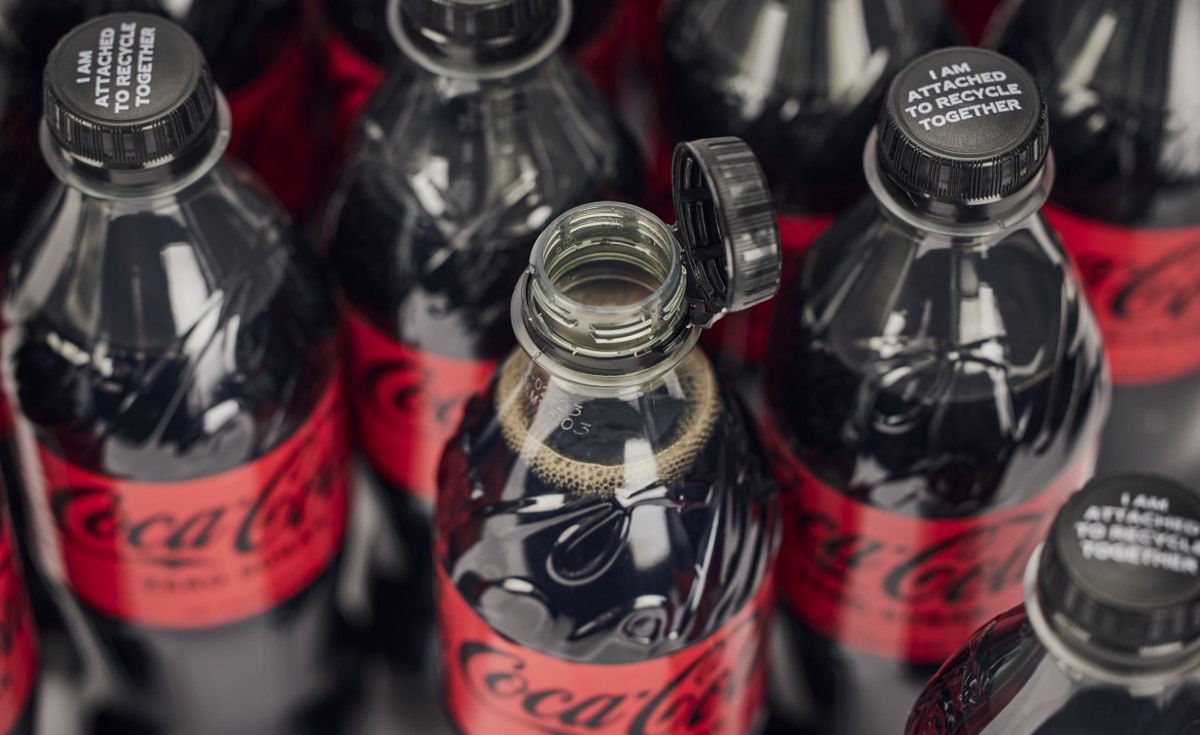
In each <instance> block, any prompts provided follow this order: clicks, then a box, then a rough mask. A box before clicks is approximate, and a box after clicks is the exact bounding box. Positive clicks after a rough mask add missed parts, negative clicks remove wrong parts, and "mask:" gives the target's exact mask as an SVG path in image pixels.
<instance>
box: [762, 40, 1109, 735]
mask: <svg viewBox="0 0 1200 735" xmlns="http://www.w3.org/2000/svg"><path fill="white" fill-rule="evenodd" d="M1047 140H1048V139H1047V133H1046V119H1045V107H1044V105H1043V102H1042V98H1041V95H1040V93H1039V91H1038V88H1037V84H1036V82H1034V80H1033V78H1032V77H1031V76H1030V75H1029V74H1028V73H1027V72H1026V71H1025V70H1023V69H1022V68H1021V67H1020V66H1018V65H1017V64H1016V63H1015V62H1013V61H1012V60H1011V59H1008V58H1006V57H1003V56H1000V55H998V54H995V53H993V52H990V51H984V50H981V49H970V48H957V49H945V50H942V51H936V52H933V53H931V54H928V55H926V56H924V57H922V58H920V59H918V60H917V61H915V62H914V63H913V64H911V65H910V66H909V67H907V68H906V69H905V70H904V71H902V72H901V73H900V74H899V75H897V77H896V79H895V80H894V82H893V83H892V86H891V88H890V89H889V91H888V94H887V96H886V98H885V102H884V106H883V110H882V112H881V114H880V122H879V126H878V128H877V130H876V132H874V133H872V136H871V139H870V140H869V142H868V143H867V147H866V153H865V166H864V168H865V171H866V176H867V181H868V183H869V185H870V187H871V193H872V196H871V197H869V198H867V199H865V200H864V201H863V202H861V203H860V204H858V205H857V206H856V207H855V208H854V209H853V210H851V211H850V212H849V213H847V214H846V215H845V216H844V217H843V218H841V219H840V220H839V221H838V222H837V223H835V224H834V225H833V226H832V227H831V228H830V229H829V230H828V231H827V232H826V233H825V234H824V235H823V236H822V237H821V238H819V239H818V240H817V242H816V243H814V245H813V247H812V249H811V250H810V251H809V255H808V257H807V259H806V263H805V267H804V271H803V273H802V274H801V275H800V276H799V277H798V278H796V279H795V280H793V281H791V282H788V283H785V285H784V289H783V299H782V302H783V303H782V304H781V305H780V307H779V311H778V312H777V315H776V316H777V318H776V322H775V324H774V326H773V328H772V332H771V341H770V347H769V354H770V356H771V358H770V360H769V361H768V363H767V366H766V371H767V386H766V391H767V401H766V404H767V420H768V423H769V426H770V429H771V431H770V432H769V434H768V436H769V437H770V439H771V445H772V447H773V449H774V451H775V453H776V456H775V457H774V460H775V468H776V472H777V477H778V478H779V480H780V482H781V484H782V485H783V492H784V494H783V504H784V545H783V550H782V552H781V553H780V582H781V585H782V592H783V597H784V601H785V603H786V604H785V610H786V614H785V615H784V617H785V624H784V626H783V628H784V631H785V637H784V639H783V640H782V645H781V650H782V651H784V652H785V655H784V656H782V657H781V662H780V663H781V670H782V671H783V672H787V675H786V676H782V677H781V678H780V680H781V681H789V682H791V681H801V680H803V679H805V678H807V686H806V687H804V686H799V685H798V686H795V687H793V688H791V689H788V688H782V687H781V688H780V689H779V692H778V696H777V697H776V700H775V701H776V703H777V705H778V707H777V709H778V710H779V712H780V713H781V715H782V716H784V717H788V718H793V719H804V718H805V717H806V715H805V714H804V709H805V707H806V706H815V708H816V712H817V716H816V718H815V719H816V722H817V724H818V725H819V727H820V730H821V731H823V732H830V733H833V732H837V733H856V734H858V733H875V732H889V731H892V730H893V729H894V728H895V727H896V726H897V723H898V722H900V721H902V720H903V717H904V713H905V712H906V711H907V709H908V707H909V705H910V704H911V703H912V701H913V700H914V699H915V697H916V695H917V693H918V692H919V691H920V687H921V686H922V685H923V684H924V683H925V681H927V680H928V678H929V676H930V675H931V674H932V673H933V667H934V666H935V665H936V664H938V663H940V662H941V661H943V660H944V659H945V657H946V656H947V655H948V654H950V653H951V652H953V651H954V650H955V648H957V646H958V645H959V644H960V643H961V642H962V641H963V640H964V639H965V638H966V637H967V636H968V635H969V634H970V633H971V632H972V631H973V630H975V628H977V627H978V626H979V624H980V623H982V622H983V621H985V620H987V619H988V618H990V617H991V616H992V615H995V614H996V613H997V612H999V611H1002V610H1005V609H1007V608H1009V607H1011V606H1012V605H1013V604H1015V603H1017V602H1019V601H1020V597H1021V586H1020V577H1021V569H1022V568H1023V567H1024V564H1025V560H1026V559H1027V558H1028V557H1029V555H1030V553H1031V552H1032V551H1033V548H1034V546H1035V545H1036V544H1037V542H1038V540H1039V539H1040V538H1041V537H1042V535H1043V533H1044V530H1045V528H1046V526H1047V525H1048V524H1049V522H1050V519H1051V516H1052V513H1053V509H1054V508H1056V507H1058V505H1059V504H1060V503H1061V502H1062V500H1063V498H1065V497H1066V496H1067V494H1068V493H1070V492H1072V491H1073V490H1074V489H1075V488H1077V487H1079V486H1080V484H1082V482H1083V480H1084V479H1086V478H1087V477H1089V476H1090V474H1091V472H1092V465H1093V462H1094V456H1095V445H1096V443H1097V441H1098V435H1099V431H1100V428H1101V424H1102V421H1103V418H1104V415H1105V412H1106V409H1107V401H1108V398H1109V390H1108V383H1107V376H1106V373H1105V364H1104V355H1103V351H1102V349H1101V340H1100V333H1099V330H1098V329H1097V327H1096V323H1095V318H1094V317H1093V316H1092V313H1091V310H1090V309H1089V308H1088V305H1087V302H1086V301H1085V300H1084V298H1083V295H1082V293H1081V291H1080V287H1079V286H1078V284H1077V283H1076V281H1075V278H1074V275H1073V273H1072V271H1071V268H1070V262H1069V260H1068V259H1067V256H1066V254H1065V253H1064V252H1063V249H1062V246H1061V244H1060V242H1059V241H1058V239H1057V237H1055V235H1054V233H1053V231H1052V230H1051V229H1050V227H1049V226H1048V225H1047V223H1046V220H1045V218H1044V217H1043V216H1042V215H1041V213H1040V209H1041V206H1042V203H1043V202H1044V200H1045V198H1046V195H1047V193H1048V192H1049V189H1050V184H1051V179H1052V178H1053V174H1052V164H1051V162H1050V158H1049V151H1048V145H1047ZM804 695H808V698H809V699H811V700H812V702H811V703H808V704H807V705H806V703H805V702H804Z"/></svg>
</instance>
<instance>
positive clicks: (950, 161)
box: [876, 47, 1049, 204]
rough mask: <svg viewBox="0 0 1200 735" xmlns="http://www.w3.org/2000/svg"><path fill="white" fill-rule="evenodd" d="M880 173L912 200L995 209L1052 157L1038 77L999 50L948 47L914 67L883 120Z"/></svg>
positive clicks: (895, 85) (893, 90)
mask: <svg viewBox="0 0 1200 735" xmlns="http://www.w3.org/2000/svg"><path fill="white" fill-rule="evenodd" d="M878 131H879V132H878V138H877V142H876V145H877V152H878V160H879V165H880V168H881V169H882V170H883V172H884V173H885V174H886V175H887V177H888V178H890V179H891V180H892V181H893V182H894V183H895V184H896V185H897V186H899V187H900V188H901V189H903V190H904V191H906V192H908V193H909V194H910V195H912V196H915V197H920V198H930V199H934V200H937V201H941V202H947V203H950V204H978V203H987V202H990V201H995V200H997V199H1001V198H1004V197H1007V196H1009V195H1012V194H1015V193H1017V192H1019V191H1021V190H1022V189H1023V188H1024V187H1025V186H1026V185H1028V184H1029V183H1030V182H1031V181H1033V179H1034V178H1035V177H1037V175H1038V173H1039V172H1040V171H1041V170H1042V167H1043V164H1044V163H1045V161H1046V156H1047V153H1048V151H1049V133H1048V125H1047V119H1046V103H1045V100H1044V98H1043V96H1042V92H1041V89H1040V88H1039V87H1038V85H1037V82H1036V81H1035V80H1034V78H1033V76H1032V75H1030V74H1029V72H1027V71H1026V70H1025V69H1024V68H1023V67H1021V65H1020V64H1018V63H1017V62H1015V61H1013V60H1012V59H1009V58H1008V57H1006V56H1002V55H1000V54H997V53H995V52H993V51H987V50H984V49H979V48H965V47H963V48H947V49H941V50H939V51H934V52H932V53H929V54H926V55H925V56H922V57H921V58H919V59H917V60H916V61H914V62H913V63H911V64H909V65H908V66H907V67H906V68H905V69H904V70H903V71H901V72H900V73H899V74H897V75H896V78H895V79H894V80H893V81H892V84H891V87H890V88H889V90H888V94H887V97H886V98H885V101H884V105H883V109H882V111H881V113H880V120H879V129H878Z"/></svg>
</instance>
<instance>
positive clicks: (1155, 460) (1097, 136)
mask: <svg viewBox="0 0 1200 735" xmlns="http://www.w3.org/2000/svg"><path fill="white" fill-rule="evenodd" d="M1195 11H1196V8H1195V6H1194V4H1192V3H1191V2H1188V1H1187V0H1150V1H1149V2H1140V3H1132V2H1121V1H1115V0H1049V1H1047V2H1026V3H1023V4H1022V5H1021V6H1020V8H1019V10H1018V11H1017V12H1016V13H1015V15H1014V16H1013V18H1012V21H1011V22H1010V24H1009V25H1008V26H1007V27H1006V28H1005V30H1004V32H1003V36H1002V39H1001V43H1000V47H1001V50H1002V51H1003V52H1004V53H1006V54H1008V55H1010V56H1012V57H1014V58H1015V59H1016V60H1018V61H1020V62H1021V63H1022V64H1023V65H1025V66H1026V68H1028V69H1029V70H1030V71H1032V72H1034V74H1035V75H1036V76H1037V77H1038V79H1039V81H1040V82H1041V84H1042V88H1043V89H1044V90H1045V92H1046V97H1047V103H1048V105H1049V112H1050V122H1051V140H1052V141H1053V143H1054V155H1055V158H1056V160H1057V165H1058V172H1057V179H1056V181H1055V184H1056V186H1055V192H1054V195H1053V201H1054V202H1055V203H1057V204H1058V205H1060V206H1062V207H1063V208H1065V209H1066V210H1068V211H1069V212H1071V213H1074V214H1077V215H1081V216H1083V217H1085V218H1087V219H1089V220H1094V221H1096V222H1099V223H1101V224H1103V225H1110V226H1114V227H1119V228H1125V229H1128V230H1131V231H1134V232H1136V233H1137V237H1139V238H1142V239H1143V240H1144V241H1145V242H1146V243H1147V245H1146V250H1145V251H1144V253H1134V255H1139V256H1143V257H1139V258H1138V259H1137V260H1136V261H1134V262H1135V263H1136V264H1135V265H1132V266H1131V265H1130V259H1129V258H1127V257H1126V254H1127V252H1128V250H1130V249H1135V248H1138V247H1139V245H1140V242H1128V243H1125V244H1123V245H1122V244H1117V246H1116V247H1115V248H1113V247H1112V246H1108V248H1107V249H1108V250H1109V252H1094V251H1092V249H1091V248H1089V249H1087V250H1084V249H1083V247H1082V243H1081V240H1082V239H1083V238H1081V237H1076V238H1073V237H1069V236H1066V237H1065V239H1066V245H1067V247H1068V249H1070V250H1072V251H1073V254H1074V255H1075V257H1076V260H1077V261H1078V263H1079V265H1080V268H1081V272H1082V277H1083V280H1084V281H1085V283H1086V284H1087V285H1088V287H1089V291H1090V292H1091V295H1092V296H1093V306H1094V308H1095V309H1096V312H1097V314H1098V315H1099V317H1100V319H1101V323H1102V325H1103V324H1104V323H1105V320H1106V319H1111V320H1113V321H1115V322H1117V323H1125V322H1128V323H1129V324H1130V326H1132V327H1134V328H1139V327H1140V328H1141V329H1143V330H1144V332H1145V335H1146V336H1149V335H1151V334H1153V333H1154V332H1161V333H1162V334H1164V335H1174V336H1175V337H1176V338H1180V339H1184V340H1187V342H1186V344H1181V345H1180V346H1179V347H1174V348H1173V349H1172V352H1174V353H1175V354H1177V355H1179V354H1183V353H1186V354H1187V356H1188V359H1189V362H1190V363H1191V364H1192V365H1193V366H1194V367H1193V368H1192V369H1191V370H1190V371H1187V370H1185V371H1183V374H1180V373H1179V371H1174V373H1173V374H1172V375H1170V376H1165V377H1163V378H1157V377H1153V376H1150V378H1149V379H1148V380H1138V382H1137V384H1134V383H1130V382H1128V381H1127V380H1125V379H1123V377H1122V370H1121V368H1120V365H1119V364H1117V363H1116V362H1114V388H1115V390H1114V393H1113V408H1112V415H1111V419H1110V421H1109V425H1108V429H1107V431H1106V434H1105V440H1104V444H1103V448H1102V450H1101V453H1100V463H1099V469H1100V470H1101V471H1121V470H1139V471H1147V472H1153V473H1155V474H1160V475H1167V476H1171V477H1174V478H1175V479H1177V480H1180V481H1182V482H1184V483H1185V484H1188V485H1190V486H1196V485H1197V484H1200V461H1198V460H1197V455H1196V452H1195V451H1194V441H1193V438H1194V437H1195V436H1196V432H1197V431H1200V350H1198V349H1197V347H1196V346H1195V345H1196V341H1195V340H1196V338H1195V335H1196V334H1197V324H1200V322H1198V321H1197V317H1196V315H1197V313H1198V311H1200V299H1197V294H1198V291H1197V289H1196V285H1195V284H1196V273H1197V270H1196V269H1197V267H1200V266H1198V265H1197V255H1198V254H1200V165H1197V164H1196V161H1197V157H1198V156H1200V116H1197V115H1196V114H1194V110H1195V108H1196V105H1195V102H1194V101H1193V96H1192V95H1191V93H1190V92H1188V90H1187V88H1186V87H1185V86H1181V85H1182V81H1181V80H1183V79H1186V78H1189V77H1190V76H1191V75H1192V73H1193V70H1194V68H1195V56H1194V53H1193V52H1194V50H1195V48H1196V43H1197V39H1200V19H1197V17H1196V13H1195ZM1181 228H1191V230H1192V234H1191V235H1190V236H1188V237H1185V238H1183V239H1182V240H1180V239H1179V238H1175V239H1174V240H1173V241H1172V242H1171V243H1170V244H1169V245H1167V244H1166V243H1164V247H1162V248H1158V247H1155V241H1158V240H1161V238H1162V237H1163V233H1166V232H1168V231H1171V230H1178V229H1181ZM1064 234H1065V233H1064ZM1167 237H1170V236H1169V235H1167ZM1100 294H1103V298H1102V299H1099V300H1098V299H1097V298H1096V297H1097V296H1098V295H1100ZM1123 296H1124V298H1123ZM1108 336H1110V335H1109V333H1108V332H1107V328H1106V337H1108ZM1156 342H1157V343H1158V344H1160V345H1165V344H1168V343H1167V342H1166V341H1165V340H1154V339H1151V340H1150V342H1149V343H1148V344H1146V343H1143V346H1142V347H1141V348H1140V349H1142V350H1144V360H1145V361H1147V362H1149V363H1151V364H1153V363H1154V362H1156V361H1158V360H1159V358H1158V357H1157V353H1156V352H1155V343H1156ZM1160 349H1161V348H1160ZM1113 356H1114V358H1116V357H1118V356H1117V355H1116V353H1115V352H1114V354H1113Z"/></svg>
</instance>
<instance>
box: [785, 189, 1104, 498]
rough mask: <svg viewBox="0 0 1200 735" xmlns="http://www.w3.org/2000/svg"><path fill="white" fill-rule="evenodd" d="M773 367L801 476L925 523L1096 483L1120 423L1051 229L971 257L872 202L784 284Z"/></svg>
mask: <svg viewBox="0 0 1200 735" xmlns="http://www.w3.org/2000/svg"><path fill="white" fill-rule="evenodd" d="M771 354H772V355H773V356H774V357H773V359H772V361H770V362H769V363H768V366H767V394H768V396H769V404H770V405H771V406H772V410H771V415H772V418H773V422H774V424H776V428H777V429H778V430H779V431H780V432H781V434H782V436H783V438H784V439H785V440H786V442H787V443H788V444H789V445H790V447H791V448H792V450H794V451H795V452H797V454H798V458H799V459H800V460H802V461H803V462H804V463H805V464H806V465H807V466H808V468H809V469H810V470H812V471H814V472H815V473H816V474H817V476H818V477H820V478H822V480H823V481H824V482H827V483H829V484H831V485H832V486H834V487H836V488H838V489H839V490H841V491H847V492H850V493H852V494H855V495H861V496H862V498H863V499H866V500H869V501H870V502H872V503H878V504H880V505H882V506H884V507H886V508H888V509H890V510H893V511H895V512H905V513H913V514H915V515H918V516H922V517H946V516H959V515H966V514H972V513H978V512H980V511H981V510H983V509H985V508H994V507H997V506H1000V505H1004V504H1008V503H1014V502H1017V501H1019V500H1022V499H1026V498H1029V497H1032V495H1033V494H1035V493H1038V492H1040V491H1041V490H1043V489H1045V488H1049V487H1052V486H1057V485H1058V484H1061V483H1062V482H1066V481H1070V478H1071V477H1073V476H1075V475H1073V474H1072V473H1076V472H1079V471H1081V470H1082V471H1083V472H1084V474H1086V472H1087V471H1088V468H1089V466H1090V459H1089V457H1090V456H1091V453H1092V450H1093V446H1094V443H1095V441H1096V437H1097V435H1098V432H1099V428H1100V424H1101V421H1102V419H1103V417H1104V416H1105V415H1106V413H1107V406H1108V400H1109V389H1108V382H1107V377H1106V369H1105V362H1104V357H1103V347H1102V343H1101V338H1100V334H1099V330H1098V327H1097V325H1096V322H1095V318H1094V316H1093V315H1092V313H1091V310H1090V308H1089V307H1088V305H1087V303H1086V301H1085V300H1084V299H1083V298H1082V296H1081V294H1080V292H1079V288H1078V286H1077V284H1076V283H1075V281H1074V279H1073V277H1072V275H1071V272H1070V267H1069V263H1068V261H1067V259H1066V256H1065V255H1064V253H1063V251H1062V247H1061V244H1060V243H1059V242H1058V241H1057V239H1056V237H1055V236H1054V235H1053V234H1052V232H1051V231H1050V230H1049V228H1048V227H1047V226H1046V223H1045V222H1044V220H1043V219H1042V218H1041V217H1040V216H1039V217H1034V218H1031V219H1030V220H1029V221H1027V222H1026V223H1024V224H1023V225H1021V226H1020V227H1018V228H1016V229H1014V230H1013V231H1011V232H1008V233H1006V234H1003V235H999V236H997V237H994V238H991V239H985V240H981V241H978V242H973V241H969V242H967V243H965V244H964V243H959V242H952V241H950V240H949V239H947V238H945V237H943V236H934V235H930V234H929V233H926V234H925V235H920V234H918V233H914V232H912V231H909V230H907V229H906V228H905V226H903V225H901V224H899V223H897V222H895V221H894V220H892V219H891V218H889V217H887V216H885V215H884V214H883V213H882V212H881V210H880V208H879V206H878V205H877V204H876V203H874V202H873V201H870V200H868V201H864V202H863V203H861V204H860V205H859V206H857V207H856V208H855V209H854V210H852V211H851V212H850V213H848V214H847V215H846V216H845V217H844V218H842V220H841V221H839V222H837V223H835V224H834V225H833V227H832V228H831V229H830V230H829V231H827V232H826V233H825V234H824V235H822V237H821V238H819V239H818V240H817V242H815V243H814V245H813V247H812V249H811V250H810V251H809V253H808V255H807V258H806V262H805V266H804V270H803V272H802V273H801V274H800V276H799V277H798V278H794V279H793V280H792V281H791V282H790V283H788V284H785V286H784V289H783V292H782V295H781V297H780V303H779V307H778V312H777V318H776V322H775V326H774V328H773V331H772V335H771Z"/></svg>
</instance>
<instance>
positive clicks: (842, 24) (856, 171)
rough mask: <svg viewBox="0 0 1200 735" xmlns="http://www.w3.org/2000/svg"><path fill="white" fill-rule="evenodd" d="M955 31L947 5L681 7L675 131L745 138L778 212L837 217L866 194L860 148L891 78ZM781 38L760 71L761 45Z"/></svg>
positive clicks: (674, 44) (668, 42)
mask: <svg viewBox="0 0 1200 735" xmlns="http://www.w3.org/2000/svg"><path fill="white" fill-rule="evenodd" d="M835 6H837V7H835ZM956 37H957V30H956V29H955V28H954V27H953V21H952V19H951V18H950V15H949V13H948V12H947V10H946V8H945V6H944V5H943V2H942V0H902V2H899V3H893V2H888V1H887V0H855V2H850V3H830V2H809V3H800V2H787V3H777V2H762V1H761V0H753V1H752V2H748V3H741V2H734V3H729V2H721V1H720V0H718V1H716V2H713V1H709V2H703V1H695V2H682V3H679V4H678V7H677V9H676V10H675V11H674V15H672V17H671V18H670V20H669V21H668V25H667V28H666V32H665V35H664V38H663V44H664V48H665V59H666V73H667V88H666V89H665V90H664V98H665V99H666V101H667V104H668V113H667V119H668V126H669V127H670V128H671V130H670V132H671V134H672V136H673V139H674V140H693V139H696V138H704V137H709V136H717V135H736V136H738V137H739V138H742V139H743V140H745V141H746V142H747V143H749V144H750V147H751V148H753V149H754V152H755V154H757V156H758V158H759V160H760V161H761V162H762V166H763V169H764V171H765V172H766V174H767V179H768V181H770V183H771V188H772V191H773V192H774V194H775V200H776V202H777V203H778V204H779V206H780V212H781V214H785V215H787V214H792V215H808V214H827V213H830V212H836V211H839V210H841V209H843V208H845V207H847V206H849V205H850V204H853V203H854V201H855V200H857V199H858V197H859V196H860V195H861V194H862V193H863V191H865V189H866V183H865V181H864V179H863V176H862V167H861V166H860V165H859V164H860V162H861V161H862V148H863V144H864V143H865V142H866V139H867V134H868V133H870V132H871V128H872V127H873V126H874V125H875V122H876V120H877V119H878V117H879V104H880V101H881V100H882V98H883V95H884V92H885V91H886V89H887V85H888V83H889V82H890V81H891V79H892V77H893V76H895V74H896V72H898V71H899V70H900V69H902V68H903V67H904V66H905V65H906V64H907V63H908V62H910V61H912V60H913V59H915V58H916V57H917V56H920V55H921V54H923V53H925V52H927V51H930V50H932V49H935V48H938V47H941V46H946V45H950V44H951V43H952V42H953V41H954V40H955V39H956ZM775 43H778V44H780V46H779V48H780V50H779V51H777V52H776V53H777V54H778V58H772V59H771V61H772V64H771V65H770V66H769V70H768V71H764V70H763V69H762V68H761V65H760V64H759V62H758V61H757V59H758V57H757V56H756V55H755V52H754V49H756V48H758V47H759V46H761V47H763V48H773V46H772V44H775ZM880 62H882V63H880ZM848 79H853V80H854V85H853V91H851V90H849V89H845V87H846V80H848Z"/></svg>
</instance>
